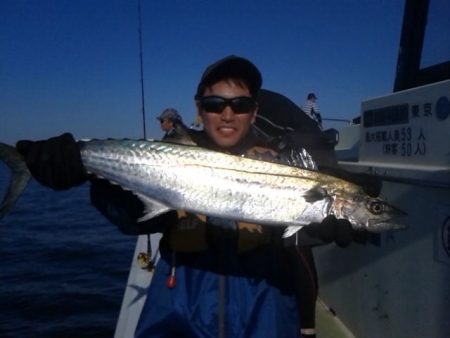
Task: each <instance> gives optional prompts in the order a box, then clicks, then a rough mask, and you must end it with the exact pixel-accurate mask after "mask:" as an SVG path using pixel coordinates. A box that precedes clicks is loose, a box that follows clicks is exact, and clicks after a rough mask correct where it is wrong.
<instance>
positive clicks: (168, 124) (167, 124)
mask: <svg viewBox="0 0 450 338" xmlns="http://www.w3.org/2000/svg"><path fill="white" fill-rule="evenodd" d="M160 122H161V130H162V131H164V132H166V133H167V132H168V131H170V130H171V129H172V128H173V122H172V121H171V120H170V119H162V120H160Z"/></svg>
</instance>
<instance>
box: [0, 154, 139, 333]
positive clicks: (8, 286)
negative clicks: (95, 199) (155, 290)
mask: <svg viewBox="0 0 450 338" xmlns="http://www.w3.org/2000/svg"><path fill="white" fill-rule="evenodd" d="M9 176H10V175H9V171H8V169H7V167H6V166H5V165H3V163H1V164H0V198H2V197H3V194H4V191H5V188H6V186H7V182H8V180H9ZM135 243H136V237H134V236H125V235H123V234H121V233H120V232H119V231H118V230H117V228H116V227H115V226H114V225H112V224H110V223H109V222H108V221H107V220H106V219H105V218H103V217H102V216H101V214H100V213H99V212H98V211H97V210H96V209H95V208H94V207H92V206H91V204H90V201H89V184H85V185H82V186H80V187H77V188H72V189H70V190H68V191H63V192H55V191H53V190H51V189H48V188H45V187H43V186H41V185H39V184H38V183H36V182H35V181H34V180H32V181H31V182H30V183H29V185H28V187H27V189H26V190H25V192H24V193H23V195H22V196H21V197H20V199H19V200H18V202H17V204H16V206H15V208H14V209H13V210H12V212H11V213H10V214H8V215H7V216H6V217H5V218H4V219H2V220H0V264H1V266H0V337H3V338H6V337H20V338H22V337H33V338H35V337H36V338H38V337H55V338H56V337H58V338H64V337H77V338H84V337H96V338H100V337H112V336H113V334H114V328H115V324H116V320H117V317H118V314H119V310H120V304H121V300H122V296H123V292H124V289H125V285H126V281H127V277H128V269H129V266H130V264H131V260H132V256H133V251H134V246H135Z"/></svg>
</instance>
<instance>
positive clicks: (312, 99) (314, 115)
mask: <svg viewBox="0 0 450 338" xmlns="http://www.w3.org/2000/svg"><path fill="white" fill-rule="evenodd" d="M316 101H317V96H316V94H314V93H309V94H308V96H307V97H306V102H305V104H304V105H303V106H302V110H303V111H304V112H305V113H306V114H308V116H309V117H310V118H311V119H313V120H314V121H316V123H317V125H318V126H319V128H320V129H322V117H321V116H320V111H319V107H318V106H317V103H316Z"/></svg>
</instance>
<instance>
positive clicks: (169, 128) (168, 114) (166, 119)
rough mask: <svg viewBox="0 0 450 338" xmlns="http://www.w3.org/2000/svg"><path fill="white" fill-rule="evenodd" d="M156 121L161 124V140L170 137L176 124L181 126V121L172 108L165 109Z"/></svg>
mask: <svg viewBox="0 0 450 338" xmlns="http://www.w3.org/2000/svg"><path fill="white" fill-rule="evenodd" d="M156 119H158V120H159V122H160V124H161V130H162V131H163V132H164V133H165V134H164V136H163V137H162V139H163V140H164V139H166V138H168V137H170V136H172V133H174V130H175V128H176V125H177V124H181V125H182V124H183V120H182V118H181V116H180V114H179V113H178V111H177V110H176V109H174V108H166V109H164V110H163V111H162V113H161V115H159V116H158V117H157V118H156Z"/></svg>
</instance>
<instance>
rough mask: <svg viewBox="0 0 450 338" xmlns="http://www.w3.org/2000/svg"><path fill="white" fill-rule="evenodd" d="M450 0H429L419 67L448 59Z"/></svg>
mask: <svg viewBox="0 0 450 338" xmlns="http://www.w3.org/2000/svg"><path fill="white" fill-rule="evenodd" d="M449 17H450V1H448V0H430V5H429V8H428V20H427V27H426V30H425V39H424V43H423V51H422V60H421V65H420V67H421V68H426V67H430V66H433V65H436V64H440V63H443V62H446V61H448V60H450V25H449Z"/></svg>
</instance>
